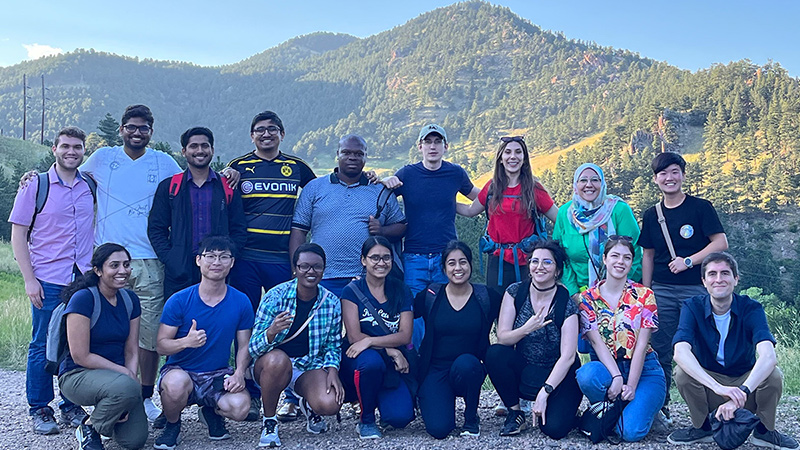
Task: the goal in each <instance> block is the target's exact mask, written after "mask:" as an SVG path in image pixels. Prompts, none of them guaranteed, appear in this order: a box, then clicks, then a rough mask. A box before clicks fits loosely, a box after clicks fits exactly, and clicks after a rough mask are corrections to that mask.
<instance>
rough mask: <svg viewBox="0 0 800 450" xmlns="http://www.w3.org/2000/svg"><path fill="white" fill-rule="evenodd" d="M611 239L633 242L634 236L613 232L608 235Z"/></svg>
mask: <svg viewBox="0 0 800 450" xmlns="http://www.w3.org/2000/svg"><path fill="white" fill-rule="evenodd" d="M608 240H609V241H625V242H633V238H632V237H630V236H623V235H619V234H612V235H611V236H609V237H608Z"/></svg>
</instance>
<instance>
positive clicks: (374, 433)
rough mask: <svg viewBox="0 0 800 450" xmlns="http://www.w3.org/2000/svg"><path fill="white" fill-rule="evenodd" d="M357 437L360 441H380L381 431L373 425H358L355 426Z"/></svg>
mask: <svg viewBox="0 0 800 450" xmlns="http://www.w3.org/2000/svg"><path fill="white" fill-rule="evenodd" d="M356 431H358V437H360V438H361V439H380V438H382V437H383V434H381V430H380V429H379V428H378V426H377V425H375V424H374V423H359V424H357V425H356Z"/></svg>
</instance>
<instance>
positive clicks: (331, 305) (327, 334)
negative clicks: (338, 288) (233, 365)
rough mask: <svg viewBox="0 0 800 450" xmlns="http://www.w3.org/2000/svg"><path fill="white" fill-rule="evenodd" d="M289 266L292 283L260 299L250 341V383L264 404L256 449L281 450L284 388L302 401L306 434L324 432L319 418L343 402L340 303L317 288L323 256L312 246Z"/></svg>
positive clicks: (305, 246)
mask: <svg viewBox="0 0 800 450" xmlns="http://www.w3.org/2000/svg"><path fill="white" fill-rule="evenodd" d="M292 265H293V267H294V272H295V276H296V278H295V279H293V280H291V281H287V282H285V283H282V284H279V285H277V286H275V287H274V288H272V289H270V290H269V291H268V292H267V293H266V294H265V295H264V298H263V299H262V300H261V303H260V304H259V306H258V312H257V313H256V323H255V327H254V328H253V336H252V338H251V339H250V346H249V350H250V356H252V357H253V360H254V361H255V366H254V370H253V372H254V377H253V378H254V379H255V380H256V381H257V382H258V383H259V384H260V385H261V388H262V392H261V396H262V399H263V403H264V419H263V425H264V429H263V431H262V433H261V439H260V441H259V443H258V445H259V446H260V447H277V446H280V445H281V443H280V438H279V437H278V421H277V419H276V417H275V411H276V409H277V406H278V399H279V398H280V395H281V392H282V391H283V390H284V389H285V388H286V387H287V386H288V387H289V388H290V389H292V390H293V391H294V392H295V394H296V395H297V396H298V397H301V399H300V408H301V409H302V410H303V413H304V414H305V415H306V417H307V418H308V424H307V426H306V429H307V430H308V431H309V432H311V433H320V432H323V431H326V429H327V425H326V423H325V422H324V420H323V419H322V418H321V417H320V416H319V415H320V414H321V415H326V416H327V415H334V414H336V413H337V412H339V408H340V407H341V405H342V402H343V401H344V389H343V388H342V384H341V382H340V381H339V360H340V358H341V350H340V343H341V336H342V310H341V303H340V302H339V299H338V298H337V297H336V296H335V295H333V294H332V293H331V292H330V291H328V290H327V289H325V288H324V287H322V286H320V285H319V282H320V280H322V274H323V272H324V271H325V252H324V251H323V250H322V247H320V246H319V245H317V244H303V245H301V246H300V247H298V248H297V250H296V251H295V253H294V256H293V259H292Z"/></svg>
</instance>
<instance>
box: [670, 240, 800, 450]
mask: <svg viewBox="0 0 800 450" xmlns="http://www.w3.org/2000/svg"><path fill="white" fill-rule="evenodd" d="M700 272H701V275H702V277H703V285H704V286H705V288H706V290H707V291H708V294H707V295H698V296H696V297H692V298H690V299H688V300H686V301H685V302H684V303H683V307H682V309H681V315H680V321H679V324H678V331H677V333H675V338H674V339H673V345H674V352H675V362H676V363H677V367H676V368H675V376H674V378H675V384H677V386H678V391H679V392H680V393H681V396H682V397H683V398H684V400H686V405H687V406H688V407H689V414H690V416H691V419H692V426H691V427H690V428H684V429H680V430H676V431H674V432H673V433H672V434H670V435H669V438H668V440H669V442H670V443H673V444H691V443H695V442H710V441H711V435H712V431H711V426H710V424H709V421H708V415H709V413H710V412H712V411H714V414H715V416H716V418H717V419H718V420H721V421H727V420H731V419H732V418H733V417H734V413H735V412H736V410H737V409H739V408H746V409H748V410H749V411H751V412H753V413H755V414H756V415H757V416H758V418H759V419H760V420H761V422H760V423H759V424H758V425H757V426H756V429H755V430H754V431H753V436H752V437H751V439H750V442H751V443H753V444H754V445H758V446H762V447H769V448H776V449H778V448H780V449H796V448H798V443H797V441H796V440H795V439H794V438H792V437H791V436H788V435H785V434H782V433H779V432H778V431H776V430H775V413H776V410H777V407H778V401H779V400H780V396H781V392H782V391H783V374H782V373H781V370H780V369H779V368H778V367H777V358H776V356H775V338H774V337H773V336H772V333H771V332H770V330H769V325H767V317H766V315H765V314H764V308H763V307H762V306H761V304H760V303H758V302H757V301H755V300H753V299H751V298H750V297H748V296H746V295H738V294H735V293H734V292H733V290H734V288H735V287H736V285H737V284H738V283H739V272H738V266H737V264H736V260H734V259H733V257H732V256H731V255H729V254H728V253H725V252H714V253H711V254H709V255H708V256H706V258H705V259H704V260H703V265H702V266H701V268H700ZM756 353H758V356H756Z"/></svg>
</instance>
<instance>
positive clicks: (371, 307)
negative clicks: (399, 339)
mask: <svg viewBox="0 0 800 450" xmlns="http://www.w3.org/2000/svg"><path fill="white" fill-rule="evenodd" d="M350 289H352V290H353V293H355V294H356V297H358V301H360V302H361V304H362V305H364V307H365V308H367V311H368V312H369V314H370V315H371V316H372V318H373V319H375V322H377V323H378V326H379V327H380V328H381V330H383V332H384V333H386V334H387V335H390V334H392V330H390V329H389V326H388V325H386V322H385V321H384V320H383V317H381V315H380V314H378V310H376V309H375V306H374V305H373V304H372V303H371V302H370V301H369V300H368V299H367V296H366V295H364V293H363V292H361V289H360V288H359V287H358V286H356V284H355V283H350Z"/></svg>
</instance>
